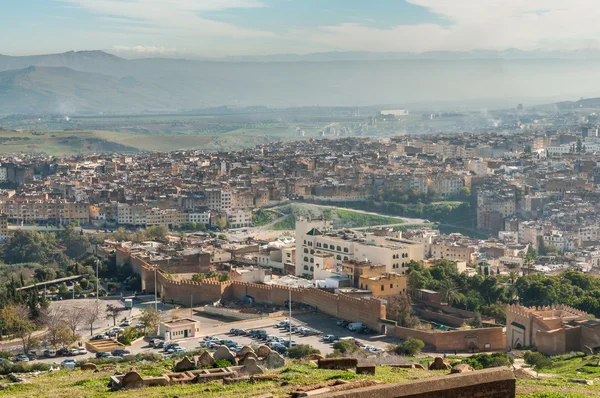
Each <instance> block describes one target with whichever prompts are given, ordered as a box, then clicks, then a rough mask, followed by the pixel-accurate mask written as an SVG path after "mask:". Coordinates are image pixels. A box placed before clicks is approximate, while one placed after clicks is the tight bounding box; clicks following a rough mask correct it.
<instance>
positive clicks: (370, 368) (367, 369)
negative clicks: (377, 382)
mask: <svg viewBox="0 0 600 398" xmlns="http://www.w3.org/2000/svg"><path fill="white" fill-rule="evenodd" d="M376 368H377V366H375V364H374V363H364V364H361V365H356V374H357V375H373V376H375V369H376Z"/></svg>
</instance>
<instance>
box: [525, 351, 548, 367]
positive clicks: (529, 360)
mask: <svg viewBox="0 0 600 398" xmlns="http://www.w3.org/2000/svg"><path fill="white" fill-rule="evenodd" d="M523 358H524V359H525V363H526V364H528V365H531V366H533V367H534V368H535V369H536V370H539V369H546V368H549V367H551V366H552V360H551V359H550V358H548V357H547V356H545V355H544V354H542V353H540V352H532V351H528V352H526V353H525V355H524V357H523Z"/></svg>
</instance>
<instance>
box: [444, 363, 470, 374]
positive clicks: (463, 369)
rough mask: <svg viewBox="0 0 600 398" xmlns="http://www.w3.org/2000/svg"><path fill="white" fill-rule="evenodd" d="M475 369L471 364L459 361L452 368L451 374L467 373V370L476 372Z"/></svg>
mask: <svg viewBox="0 0 600 398" xmlns="http://www.w3.org/2000/svg"><path fill="white" fill-rule="evenodd" d="M474 371H475V369H473V367H472V366H471V365H469V364H466V363H459V364H458V365H454V366H453V367H452V369H450V374H455V373H467V372H474Z"/></svg>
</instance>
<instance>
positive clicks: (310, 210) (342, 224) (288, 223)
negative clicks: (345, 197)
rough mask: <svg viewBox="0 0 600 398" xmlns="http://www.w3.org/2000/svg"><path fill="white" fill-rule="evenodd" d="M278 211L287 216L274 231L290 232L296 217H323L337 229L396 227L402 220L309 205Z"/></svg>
mask: <svg viewBox="0 0 600 398" xmlns="http://www.w3.org/2000/svg"><path fill="white" fill-rule="evenodd" d="M279 211H281V212H282V213H285V214H289V215H288V216H286V217H285V218H283V219H281V220H279V221H278V222H276V223H275V224H273V225H272V226H271V229H273V230H276V231H284V230H292V229H294V228H296V217H297V216H303V217H311V218H316V217H323V216H324V217H325V218H327V219H331V220H332V221H333V227H334V228H336V229H339V228H362V227H372V226H376V225H398V224H402V222H403V220H402V219H401V218H397V217H388V216H380V215H376V214H365V213H361V212H357V211H352V210H343V209H334V208H324V207H320V206H314V205H310V204H304V203H302V204H300V203H297V204H291V205H286V206H282V207H280V208H279Z"/></svg>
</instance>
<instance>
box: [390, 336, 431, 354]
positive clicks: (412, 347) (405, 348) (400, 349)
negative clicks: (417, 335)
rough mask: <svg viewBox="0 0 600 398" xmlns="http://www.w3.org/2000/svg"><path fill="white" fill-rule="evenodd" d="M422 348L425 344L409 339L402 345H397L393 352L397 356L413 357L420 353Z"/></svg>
mask: <svg viewBox="0 0 600 398" xmlns="http://www.w3.org/2000/svg"><path fill="white" fill-rule="evenodd" d="M423 347H425V343H423V341H421V340H419V339H414V338H412V337H411V338H409V339H408V340H406V341H405V342H403V343H402V344H399V345H397V346H396V347H395V349H394V352H395V353H396V354H398V355H406V356H409V357H413V356H415V355H416V354H418V353H420V352H421V350H422V349H423Z"/></svg>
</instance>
